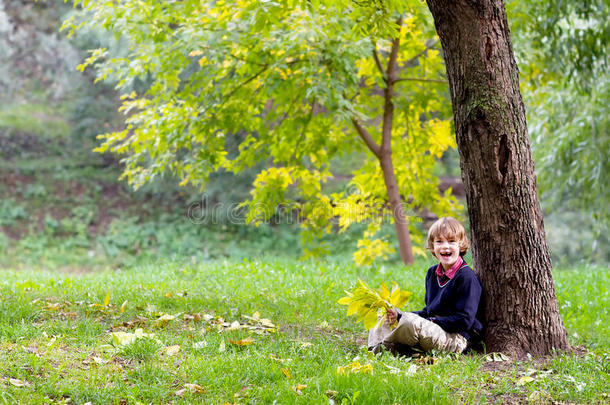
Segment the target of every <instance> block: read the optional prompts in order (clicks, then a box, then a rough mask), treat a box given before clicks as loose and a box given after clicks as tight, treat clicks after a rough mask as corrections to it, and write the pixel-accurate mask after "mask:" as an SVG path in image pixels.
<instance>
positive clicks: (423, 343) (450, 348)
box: [368, 312, 468, 353]
mask: <svg viewBox="0 0 610 405" xmlns="http://www.w3.org/2000/svg"><path fill="white" fill-rule="evenodd" d="M383 343H400V344H404V345H408V346H412V347H415V346H419V347H420V348H422V349H423V350H425V351H430V350H433V349H434V350H440V351H443V352H454V353H462V352H463V351H464V350H465V349H466V345H467V343H468V342H467V341H466V338H464V336H462V335H460V334H459V333H447V332H445V331H444V330H443V328H441V327H440V326H438V325H437V324H435V323H434V322H430V321H429V320H427V319H424V318H422V317H421V316H419V315H415V314H413V313H410V312H405V313H403V314H402V316H401V317H400V321H399V322H398V326H397V327H396V329H394V330H390V327H389V326H388V323H387V321H386V322H384V323H383V324H382V325H381V326H379V327H378V328H373V329H371V330H370V331H369V341H368V347H369V349H372V348H375V347H377V346H379V345H380V344H383Z"/></svg>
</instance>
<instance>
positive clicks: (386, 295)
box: [379, 283, 390, 301]
mask: <svg viewBox="0 0 610 405" xmlns="http://www.w3.org/2000/svg"><path fill="white" fill-rule="evenodd" d="M379 295H380V296H381V298H382V299H384V300H386V301H387V300H388V299H389V298H390V290H388V286H387V285H385V283H381V287H380V291H379Z"/></svg>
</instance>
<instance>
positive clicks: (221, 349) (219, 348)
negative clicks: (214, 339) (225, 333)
mask: <svg viewBox="0 0 610 405" xmlns="http://www.w3.org/2000/svg"><path fill="white" fill-rule="evenodd" d="M225 350H227V347H226V345H225V341H224V340H223V341H222V342H220V345H218V353H222V352H224V351H225Z"/></svg>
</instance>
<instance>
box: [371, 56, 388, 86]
mask: <svg viewBox="0 0 610 405" xmlns="http://www.w3.org/2000/svg"><path fill="white" fill-rule="evenodd" d="M373 59H375V65H377V69H379V71H380V72H381V76H383V80H384V81H386V80H387V77H386V75H385V71H384V70H383V66H382V65H381V59H379V53H378V52H377V48H374V49H373Z"/></svg>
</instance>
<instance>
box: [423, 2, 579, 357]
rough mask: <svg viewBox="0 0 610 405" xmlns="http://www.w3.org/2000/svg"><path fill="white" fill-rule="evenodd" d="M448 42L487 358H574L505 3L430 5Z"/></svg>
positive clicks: (446, 49)
mask: <svg viewBox="0 0 610 405" xmlns="http://www.w3.org/2000/svg"><path fill="white" fill-rule="evenodd" d="M427 2H428V6H429V8H430V11H431V12H432V15H433V17H434V22H435V25H436V29H437V32H438V34H439V37H440V39H441V43H442V46H443V52H444V57H445V62H446V65H447V74H448V77H449V86H450V90H451V99H452V104H453V112H454V118H455V128H456V136H457V143H458V149H459V152H460V162H461V163H460V164H461V168H462V179H463V181H464V186H465V189H466V198H467V202H468V211H469V216H470V227H471V231H472V241H473V260H474V268H475V271H477V273H478V274H479V277H480V279H481V282H482V283H483V287H484V300H485V310H486V323H487V333H486V346H487V351H502V352H506V353H511V354H513V355H516V356H518V357H521V356H523V355H525V354H526V353H531V354H533V355H546V354H550V353H552V352H553V351H554V350H568V349H569V345H568V342H567V337H566V331H565V328H564V326H563V324H562V322H561V318H560V316H559V308H558V305H557V297H556V294H555V287H554V284H553V277H552V266H551V259H550V253H549V249H548V246H547V243H546V239H545V232H544V225H543V219H542V213H541V209H540V204H539V202H538V194H537V188H536V175H535V172H534V163H533V160H532V156H531V151H530V144H529V137H528V133H527V126H526V121H525V108H524V106H523V101H522V99H521V93H520V91H519V78H518V69H517V65H516V63H515V59H514V55H513V52H512V45H511V43H510V34H509V28H508V23H507V19H506V12H505V9H504V3H503V2H502V1H501V0H463V1H454V0H427Z"/></svg>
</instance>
